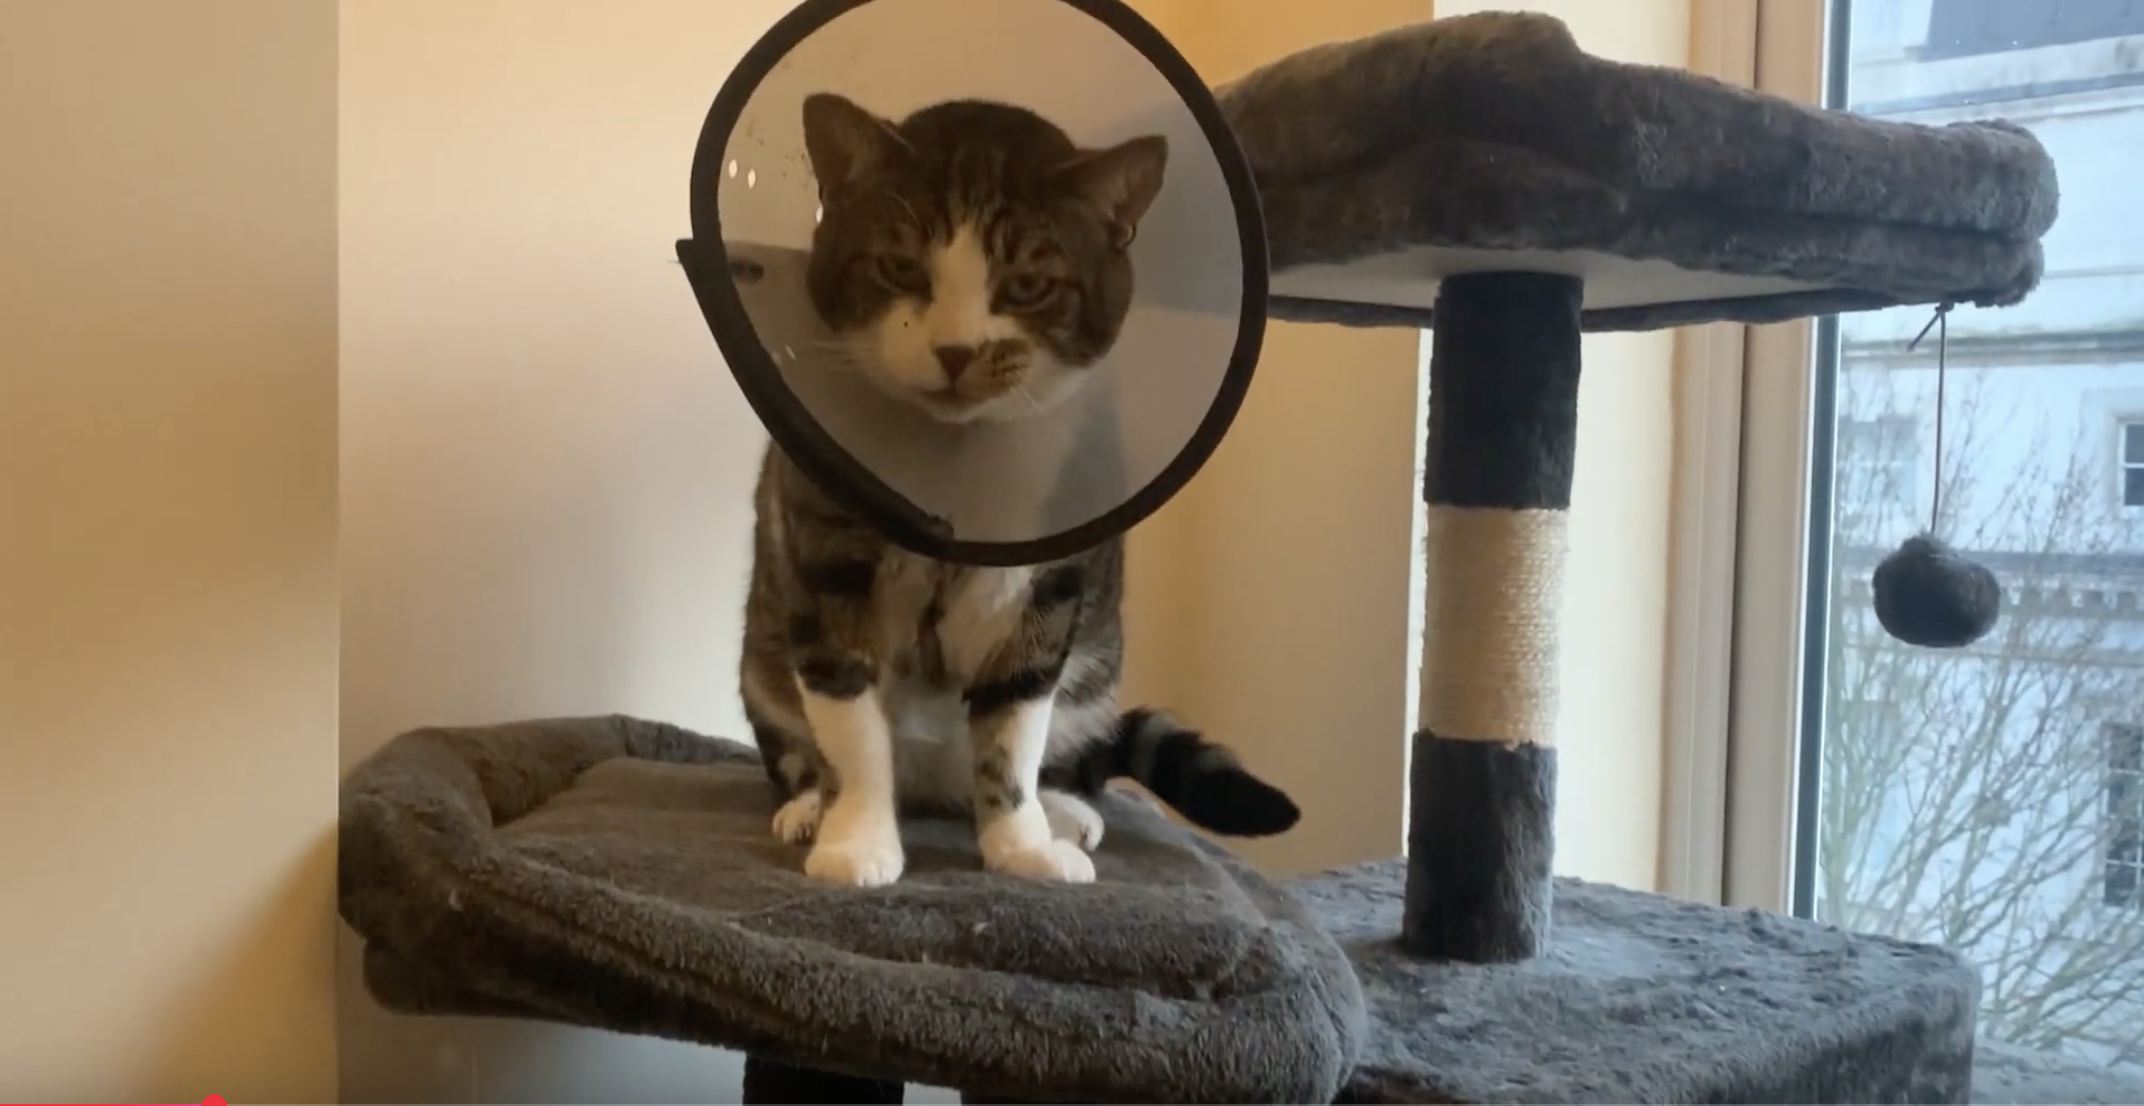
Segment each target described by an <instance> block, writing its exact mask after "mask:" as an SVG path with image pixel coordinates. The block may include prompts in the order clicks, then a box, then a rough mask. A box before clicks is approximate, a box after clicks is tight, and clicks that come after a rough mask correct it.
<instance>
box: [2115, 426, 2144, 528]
mask: <svg viewBox="0 0 2144 1106" xmlns="http://www.w3.org/2000/svg"><path fill="white" fill-rule="evenodd" d="M2120 476H2121V482H2122V483H2121V487H2122V506H2124V507H2144V419H2134V420H2131V421H2128V422H2124V423H2123V424H2122V458H2121V473H2120Z"/></svg>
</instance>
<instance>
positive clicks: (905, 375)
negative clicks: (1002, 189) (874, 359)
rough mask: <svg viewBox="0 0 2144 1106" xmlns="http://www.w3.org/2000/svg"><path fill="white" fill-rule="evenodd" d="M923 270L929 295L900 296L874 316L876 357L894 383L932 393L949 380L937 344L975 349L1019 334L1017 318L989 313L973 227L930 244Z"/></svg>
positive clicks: (984, 266) (986, 269)
mask: <svg viewBox="0 0 2144 1106" xmlns="http://www.w3.org/2000/svg"><path fill="white" fill-rule="evenodd" d="M924 270H925V271H926V272H928V273H929V274H930V278H931V295H930V299H929V300H927V301H926V300H918V299H902V300H899V301H897V302H895V303H894V305H893V307H892V308H891V309H889V310H888V311H887V312H886V314H885V316H884V317H882V318H880V319H879V323H878V355H879V361H880V363H881V364H882V365H884V366H885V370H886V374H887V375H888V376H890V377H892V378H893V380H894V381H895V382H896V383H899V384H902V385H905V386H907V387H910V388H914V389H916V390H918V391H924V392H933V391H937V390H939V389H941V388H944V387H945V386H946V385H947V384H948V383H950V381H949V380H948V379H947V377H946V374H945V367H944V366H943V365H940V364H939V363H938V354H937V349H938V347H939V346H974V347H980V346H982V345H983V344H984V343H986V342H991V341H996V340H999V339H1005V338H1020V337H1023V334H1022V333H1021V330H1020V324H1019V323H1018V322H1016V321H1014V320H1013V319H1010V318H1007V317H1005V316H1003V315H996V314H992V313H991V311H990V257H989V255H988V254H986V253H984V252H983V243H982V240H981V239H980V238H978V237H977V236H976V234H975V230H974V228H973V227H970V226H966V225H963V226H961V227H960V228H959V229H957V230H955V231H954V232H953V237H952V240H951V241H949V242H946V243H944V244H943V245H939V246H934V247H932V249H931V252H930V255H929V256H928V257H926V258H925V259H924Z"/></svg>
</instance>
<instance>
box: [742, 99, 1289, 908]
mask: <svg viewBox="0 0 2144 1106" xmlns="http://www.w3.org/2000/svg"><path fill="white" fill-rule="evenodd" d="M804 134H805V149H806V154H807V157H808V159H809V162H810V164H811V168H812V171H813V175H814V176H815V177H816V179H817V181H818V183H819V187H820V198H821V216H820V221H819V223H818V225H817V227H816V228H815V229H814V232H813V238H812V244H811V251H810V259H809V267H808V276H807V284H808V286H809V291H810V295H811V298H812V304H813V307H814V308H815V310H816V311H817V312H818V313H819V315H820V317H821V318H822V319H823V320H824V321H825V322H826V324H827V325H828V327H829V328H830V329H831V330H832V331H833V333H834V334H835V335H836V336H837V338H838V341H839V342H840V343H841V344H842V346H843V350H842V354H843V356H844V358H845V363H847V364H849V365H851V366H852V367H854V368H856V369H857V370H858V371H860V372H862V373H863V374H864V375H866V376H868V377H870V378H871V379H872V381H873V382H874V383H875V384H876V385H878V386H879V387H882V388H885V389H887V390H888V391H890V392H891V393H893V394H894V395H896V396H899V397H902V398H903V399H904V400H906V401H907V402H910V403H913V404H915V405H916V406H917V407H919V408H921V409H922V410H923V411H925V412H927V413H929V414H930V415H931V416H932V417H933V418H936V419H938V420H941V421H943V422H947V423H956V424H957V423H966V422H971V421H974V420H1007V419H1017V418H1020V417H1023V416H1027V415H1030V414H1032V413H1034V412H1036V411H1046V410H1049V409H1050V408H1052V407H1053V406H1054V405H1056V404H1058V403H1061V402H1063V401H1064V400H1065V398H1066V397H1068V396H1071V395H1073V394H1075V393H1076V392H1077V391H1078V389H1079V387H1080V385H1081V383H1082V381H1083V379H1084V378H1085V377H1084V373H1085V370H1086V369H1088V368H1089V367H1090V366H1092V365H1094V364H1095V363H1096V362H1097V361H1098V360H1099V359H1100V358H1102V357H1103V356H1104V355H1105V354H1107V353H1108V352H1109V350H1110V348H1111V347H1112V345H1113V344H1114V343H1115V341H1116V338H1117V335H1118V332H1119V330H1120V329H1121V327H1122V325H1123V321H1124V317H1125V315H1126V313H1127V311H1128V310H1129V308H1130V305H1131V299H1132V282H1133V273H1132V264H1131V259H1130V256H1129V253H1128V250H1129V247H1130V245H1131V242H1132V239H1133V236H1134V235H1135V233H1136V231H1137V227H1138V224H1139V220H1140V219H1141V217H1142V216H1144V215H1145V213H1146V211H1147V209H1148V207H1149V205H1151V204H1152V203H1153V201H1154V199H1155V197H1156V195H1157V194H1158V193H1159V191H1160V189H1161V186H1162V179H1163V175H1164V172H1165V169H1166V164H1167V159H1168V147H1167V143H1166V141H1165V140H1164V139H1163V138H1161V137H1158V136H1154V137H1143V138H1134V139H1132V140H1130V141H1127V142H1124V143H1121V144H1118V145H1114V146H1110V147H1108V148H1106V149H1098V150H1090V149H1082V148H1079V147H1078V146H1076V145H1075V144H1074V143H1073V142H1072V140H1071V139H1070V138H1069V137H1068V136H1067V135H1066V134H1065V133H1064V132H1063V131H1062V130H1060V129H1058V128H1057V127H1056V126H1055V125H1054V124H1052V123H1050V122H1049V121H1048V120H1046V119H1044V118H1042V117H1041V116H1039V115H1036V114H1035V113H1033V112H1031V111H1028V110H1027V109H1024V108H1019V107H1014V106H1011V105H1007V104H1000V103H994V102H987V101H978V100H961V101H952V102H947V103H942V104H938V105H934V106H932V107H928V108H924V109H922V110H920V111H917V112H915V113H914V114H912V115H910V116H908V117H907V118H906V119H904V120H902V121H900V122H898V123H896V122H894V121H892V120H888V119H884V118H881V117H879V116H877V115H875V114H873V113H871V112H870V111H868V110H866V109H865V108H863V107H862V106H860V105H858V104H856V103H854V102H853V101H850V100H848V99H845V98H843V97H841V96H838V95H835V94H831V93H821V94H817V95H814V96H812V97H810V98H808V99H807V101H806V102H805V105H804ZM754 509H755V514H756V521H755V525H754V529H753V561H752V578H751V586H750V592H749V598H748V601H747V605H746V607H747V609H746V615H745V631H744V644H743V660H742V663H741V666H740V684H741V690H742V694H743V698H744V703H745V713H746V717H747V720H748V722H749V723H750V726H751V729H752V732H753V736H754V738H755V739H756V740H757V742H758V744H759V748H760V752H761V755H762V758H763V760H764V761H765V764H766V767H767V773H768V776H769V777H770V778H771V779H772V780H773V783H774V786H775V788H776V790H777V792H778V794H779V796H780V797H781V799H782V800H783V803H782V806H781V807H780V809H779V811H778V812H777V813H776V815H775V817H774V823H773V829H774V832H775V834H776V835H777V836H778V837H780V838H781V839H782V840H784V841H787V842H790V843H795V844H802V843H805V842H809V843H810V845H811V848H810V851H809V852H808V853H807V854H806V858H805V861H804V869H805V872H806V873H807V874H808V875H810V876H812V877H815V878H818V879H821V880H825V881H829V882H832V883H837V884H846V885H851V886H858V887H871V886H879V885H883V884H888V883H891V882H894V881H895V880H898V879H899V878H900V876H901V873H902V870H903V867H904V865H905V863H906V859H905V856H904V853H903V851H902V845H901V838H900V833H899V828H898V824H897V816H898V815H899V814H900V813H904V812H908V811H937V812H943V813H967V814H972V816H973V818H974V820H975V824H976V833H977V842H978V844H979V846H980V849H981V852H982V856H983V863H984V867H985V868H986V869H988V870H990V871H993V872H999V873H1003V874H1007V875H1011V876H1018V877H1024V878H1029V879H1036V880H1050V881H1065V882H1089V881H1092V880H1093V879H1094V874H1095V873H1094V864H1093V861H1092V859H1091V858H1090V857H1089V856H1088V855H1087V854H1088V853H1089V852H1090V851H1092V850H1093V849H1094V848H1095V847H1096V846H1097V845H1099V844H1100V842H1101V837H1102V830H1103V823H1102V818H1101V816H1100V814H1099V813H1098V812H1097V811H1096V810H1095V809H1094V807H1093V805H1092V804H1091V803H1090V802H1089V801H1088V800H1089V799H1091V798H1094V797H1095V796H1097V795H1098V794H1099V793H1100V792H1101V790H1102V788H1103V786H1104V785H1105V784H1106V782H1107V781H1108V780H1110V779H1112V778H1117V777H1123V778H1128V779H1132V780H1136V781H1138V782H1139V783H1141V784H1142V785H1143V786H1145V787H1146V788H1147V789H1148V790H1149V791H1151V792H1153V793H1154V794H1155V795H1156V796H1157V797H1158V798H1160V799H1162V800H1163V801H1164V802H1167V803H1169V804H1170V805H1171V806H1173V807H1174V808H1175V809H1176V810H1177V811H1178V812H1180V813H1182V814H1183V815H1184V816H1185V817H1186V818H1188V819H1190V820H1192V821H1193V822H1195V823H1197V824H1199V825H1202V826H1205V827H1206V828H1208V829H1211V830H1214V831H1216V832H1221V833H1227V834H1232V835H1237V836H1261V835H1267V834H1274V833H1281V832H1284V831H1286V830H1287V829H1289V828H1291V827H1292V826H1294V824H1295V822H1296V819H1297V816H1298V812H1297V809H1296V807H1295V804H1294V802H1293V801H1292V800H1290V799H1289V798H1288V796H1287V795H1286V794H1285V793H1283V792H1281V791H1280V790H1278V789H1277V788H1274V787H1272V786H1271V785H1269V784H1267V783H1265V782H1264V781H1263V780H1260V779H1259V778H1258V777H1256V776H1254V775H1252V774H1251V773H1249V772H1248V771H1246V770H1244V769H1243V768H1242V767H1241V765H1240V764H1239V762H1238V760H1237V758H1236V757H1235V755H1234V754H1233V753H1232V752H1231V751H1230V750H1228V749H1227V748H1226V747H1224V746H1221V745H1217V744H1213V743H1209V742H1207V741H1206V740H1205V739H1204V738H1202V737H1201V736H1200V735H1199V734H1197V733H1195V732H1193V731H1191V730H1189V729H1186V728H1185V727H1183V726H1182V725H1180V724H1178V723H1177V722H1176V721H1174V720H1173V719H1171V718H1170V717H1169V716H1168V715H1167V714H1164V713H1162V712H1160V711H1157V710H1151V709H1145V708H1138V709H1131V710H1121V709H1119V707H1118V706H1117V703H1116V695H1117V687H1118V683H1119V680H1120V677H1121V675H1122V670H1123V652H1124V633H1123V624H1122V620H1121V610H1120V608H1121V605H1122V600H1123V591H1124V545H1123V541H1122V539H1121V538H1116V539H1111V540H1109V541H1106V542H1103V543H1102V544H1100V545H1098V546H1095V547H1093V548H1090V549H1088V550H1086V551H1084V552H1081V553H1078V554H1076V555H1073V556H1070V557H1067V558H1064V559H1063V560H1059V561H1056V562H1053V563H1049V564H1043V565H1037V566H1033V567H1030V568H980V567H972V566H961V565H953V564H948V563H942V562H937V561H933V560H930V559H927V558H924V557H920V556H917V555H915V554H912V553H909V552H907V551H905V550H902V549H900V548H899V547H896V546H893V545H891V544H890V543H889V542H887V541H886V540H885V539H884V538H881V537H880V536H878V535H877V534H876V533H875V532H873V531H872V530H871V529H869V528H868V527H867V526H865V525H864V524H863V523H862V522H861V521H859V520H858V519H856V518H855V517H853V516H852V515H850V514H849V513H848V512H846V511H844V510H843V509H841V508H840V507H839V506H838V505H836V503H835V502H834V501H833V500H832V499H830V498H829V497H827V496H826V495H825V494H824V493H823V492H821V491H820V489H819V488H818V487H816V486H815V485H814V484H813V483H812V482H811V481H810V480H809V479H808V478H807V477H806V476H805V475H804V474H803V473H802V472H801V471H800V470H798V468H797V467H796V466H795V464H794V463H792V462H791V461H790V459H789V458H788V457H787V456H786V455H785V454H784V453H783V452H782V451H781V450H780V449H779V448H778V447H777V446H774V445H771V444H770V445H769V446H768V447H767V451H766V453H765V455H764V457H763V459H762V462H761V466H760V472H759V480H758V486H757V489H756V491H755V493H754Z"/></svg>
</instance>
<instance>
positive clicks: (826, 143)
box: [804, 92, 908, 191]
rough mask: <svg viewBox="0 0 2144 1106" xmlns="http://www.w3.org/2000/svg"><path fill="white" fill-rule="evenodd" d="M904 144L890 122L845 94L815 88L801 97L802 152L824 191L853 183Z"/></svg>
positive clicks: (895, 156)
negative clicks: (818, 90) (802, 105)
mask: <svg viewBox="0 0 2144 1106" xmlns="http://www.w3.org/2000/svg"><path fill="white" fill-rule="evenodd" d="M907 148H908V143H906V142H905V141H903V140H902V139H901V135H900V132H898V131H896V130H894V128H893V124H892V123H889V122H887V121H886V120H884V119H881V118H879V117H878V116H876V115H873V114H871V113H870V112H868V111H866V110H864V109H863V108H862V107H860V106H858V105H857V104H856V102H855V101H853V100H850V99H848V98H847V97H845V96H842V95H840V94H838V93H833V92H816V93H813V94H812V95H810V96H806V97H805V98H804V152H805V154H806V155H808V156H809V157H810V158H811V172H812V176H814V177H817V178H818V179H819V187H820V189H821V190H823V191H832V190H834V189H837V188H840V187H842V186H844V185H848V184H853V183H855V182H856V181H857V180H859V179H861V178H863V177H865V176H867V175H869V174H871V173H872V172H875V171H877V170H878V169H880V168H882V167H883V166H885V165H886V163H887V162H889V161H891V160H893V159H894V158H897V157H899V156H900V155H901V153H902V152H903V151H905V150H906V149H907Z"/></svg>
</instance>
